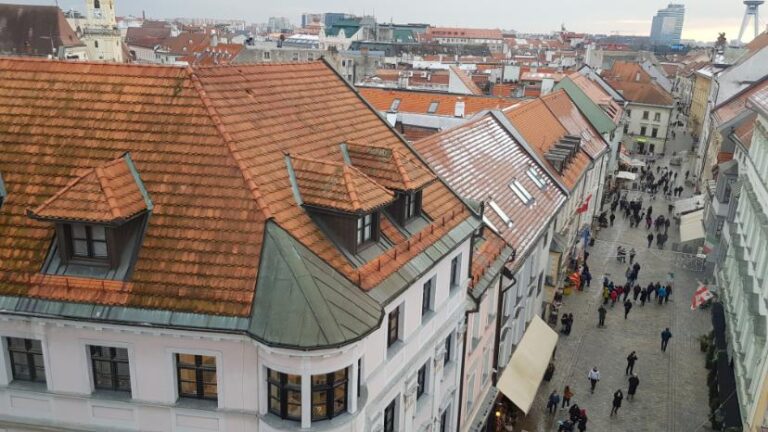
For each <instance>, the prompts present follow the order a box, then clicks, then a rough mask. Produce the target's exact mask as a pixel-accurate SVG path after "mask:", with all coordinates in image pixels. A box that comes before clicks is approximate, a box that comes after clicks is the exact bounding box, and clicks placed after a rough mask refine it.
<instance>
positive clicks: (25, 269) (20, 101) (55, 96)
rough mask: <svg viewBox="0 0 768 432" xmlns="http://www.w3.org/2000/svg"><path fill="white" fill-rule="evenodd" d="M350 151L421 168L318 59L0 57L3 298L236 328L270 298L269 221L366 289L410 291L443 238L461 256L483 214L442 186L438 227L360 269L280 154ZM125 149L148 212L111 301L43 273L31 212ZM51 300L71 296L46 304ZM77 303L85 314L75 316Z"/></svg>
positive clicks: (44, 236) (24, 304)
mask: <svg viewBox="0 0 768 432" xmlns="http://www.w3.org/2000/svg"><path fill="white" fill-rule="evenodd" d="M105 83H109V85H105ZM344 142H359V143H365V144H370V145H372V146H377V147H388V148H392V149H395V150H398V151H400V152H402V153H403V154H405V155H410V156H411V157H412V158H413V160H414V161H415V162H417V163H418V162H419V160H418V158H417V157H416V156H415V155H414V154H413V152H412V150H410V148H409V147H408V146H407V145H406V144H405V143H404V142H403V141H402V140H401V139H400V138H399V136H398V135H397V134H396V132H394V131H393V130H392V129H391V128H390V127H389V126H388V125H387V124H386V122H385V121H384V120H383V119H382V118H381V117H380V116H379V115H378V114H377V113H376V112H375V111H373V110H371V109H370V108H368V106H367V105H366V104H365V102H364V101H363V100H362V99H361V98H360V97H359V95H358V94H357V93H356V92H354V91H353V89H352V88H350V86H349V85H348V84H347V83H346V82H345V81H344V80H343V79H342V78H341V77H340V76H338V75H337V74H336V73H335V72H334V71H333V69H332V68H331V67H330V66H329V65H327V64H326V63H325V62H322V61H317V62H311V63H291V64H278V63H275V64H259V65H238V66H211V67H198V66H189V67H173V66H155V65H126V64H110V63H91V62H63V61H50V60H35V59H28V58H0V148H2V150H3V151H2V152H0V172H2V174H3V179H4V181H5V183H6V186H7V188H8V191H9V193H11V194H12V197H11V198H12V199H9V200H8V201H7V202H6V203H5V204H4V206H3V210H2V211H0V232H3V233H4V234H6V235H3V236H0V280H2V282H0V304H2V307H4V308H10V309H13V308H15V309H17V310H20V309H19V308H22V309H24V311H26V312H25V313H27V312H28V311H29V310H30V308H31V309H34V308H33V307H32V306H33V305H30V303H37V304H40V305H42V304H47V306H46V307H49V308H51V309H49V310H57V311H69V312H67V313H69V314H70V315H69V316H77V317H85V318H84V319H97V320H98V319H101V318H100V317H105V318H103V319H107V318H106V317H110V318H109V319H115V320H118V321H120V322H126V321H128V322H133V321H131V318H130V317H137V318H136V319H140V320H142V321H140V322H143V321H146V322H152V323H157V325H165V324H169V325H170V324H171V323H172V322H182V323H184V322H189V321H193V322H195V323H198V324H199V325H201V326H207V325H210V326H213V327H215V328H220V327H221V326H225V324H226V326H229V324H227V323H231V324H232V325H233V326H235V325H236V328H237V329H238V331H240V330H242V329H243V327H242V326H241V323H242V321H240V320H239V319H240V318H243V319H247V318H246V317H250V316H251V315H250V314H251V312H252V311H253V305H254V300H255V298H256V293H257V292H258V291H259V289H261V287H260V286H259V285H258V282H257V281H258V279H259V274H260V273H261V272H263V271H267V272H268V271H271V270H270V268H269V267H265V266H260V262H261V258H262V252H263V250H264V234H265V226H266V224H267V221H268V220H271V221H272V222H274V223H275V224H277V225H278V226H279V227H280V228H282V229H283V230H285V231H286V232H287V233H288V234H290V235H291V236H292V237H293V238H294V239H295V240H296V241H297V242H299V243H301V244H302V245H303V246H304V247H305V248H306V249H307V250H309V251H310V252H311V253H312V254H314V255H315V256H317V258H318V259H319V260H321V261H323V262H324V263H326V264H328V268H332V269H333V271H334V272H336V273H338V275H335V276H334V277H342V278H344V279H346V280H348V281H350V282H352V283H353V284H354V285H355V286H356V287H357V288H358V289H360V290H361V291H364V292H365V291H367V292H368V293H371V292H373V291H376V289H377V288H378V286H379V285H380V284H382V283H384V281H390V280H391V281H393V282H390V286H393V287H397V289H400V288H402V287H403V285H404V284H408V283H411V282H412V281H413V280H415V279H416V278H417V277H419V275H418V274H413V273H411V272H410V270H411V269H410V268H409V269H408V271H403V273H402V274H401V273H399V272H401V269H403V268H404V267H406V265H407V264H409V263H410V262H411V261H412V260H413V259H415V258H416V257H421V256H422V255H423V253H425V251H429V254H430V256H442V255H440V254H439V253H438V254H437V255H435V251H434V250H433V249H434V248H433V246H434V245H435V244H437V243H440V244H441V245H444V244H449V245H450V247H455V245H456V242H457V241H460V239H464V238H466V237H461V236H465V235H466V236H468V235H471V232H472V230H473V229H474V228H475V227H476V226H477V224H478V222H477V219H476V218H475V217H474V216H473V214H472V213H471V212H470V210H469V209H468V208H466V206H464V205H463V204H462V202H461V201H460V200H459V199H458V198H457V196H456V195H454V194H453V193H452V192H451V191H450V190H449V189H448V188H447V187H446V186H445V184H443V183H442V182H441V181H435V182H433V183H430V184H429V185H428V186H427V187H426V188H425V189H424V195H423V211H424V213H425V215H427V216H428V217H429V219H430V220H431V222H430V223H429V224H428V225H427V226H425V227H424V228H423V229H422V230H421V231H419V232H415V233H411V235H410V237H408V238H406V239H404V240H403V241H402V242H397V243H395V244H394V245H392V246H391V248H390V249H389V250H387V251H385V252H384V253H383V254H381V255H380V256H379V257H375V258H372V259H371V260H370V261H368V262H366V263H363V264H361V265H358V266H356V265H355V264H353V263H352V262H351V261H350V260H349V259H348V258H347V257H346V256H345V255H344V253H343V252H342V251H340V250H339V249H338V248H337V247H336V246H335V245H334V243H333V242H332V241H331V239H330V238H329V237H328V236H326V235H325V234H324V232H323V231H322V230H321V228H320V227H319V226H318V225H316V224H315V223H314V222H313V220H312V219H311V218H310V216H309V214H308V213H307V211H306V210H305V209H304V208H302V207H301V206H300V205H299V203H297V202H296V200H295V199H294V194H293V190H292V188H291V181H290V175H289V170H288V167H287V166H286V163H285V154H292V155H302V157H306V158H312V159H314V158H317V159H327V160H337V161H338V159H333V158H334V157H337V156H338V153H339V144H340V143H344ZM126 152H130V154H131V158H132V160H133V161H134V162H135V165H136V169H137V172H139V173H141V179H142V181H143V183H144V185H145V187H146V191H147V194H148V195H149V196H150V197H151V199H152V202H153V203H154V209H153V211H152V216H151V217H150V218H149V219H148V225H147V227H146V229H145V236H144V238H143V241H142V245H141V248H140V249H139V252H138V257H137V259H136V262H135V267H134V270H133V273H132V275H131V278H130V280H129V281H127V282H125V283H124V284H123V285H121V286H120V287H119V288H116V289H119V295H117V294H116V295H111V294H110V295H107V294H109V293H113V292H114V293H116V292H117V291H110V290H111V289H113V288H114V287H112V285H110V284H108V283H102V281H100V280H94V279H84V278H72V277H68V276H56V277H54V278H48V277H47V278H43V279H40V278H38V275H39V271H40V269H41V268H42V266H43V263H44V260H45V257H46V254H47V252H48V250H49V246H50V245H51V243H52V240H53V236H54V231H53V229H52V228H51V224H49V223H42V222H40V221H36V220H32V219H30V218H28V217H27V216H26V213H25V210H26V209H27V208H36V207H38V206H40V205H41V204H42V203H43V202H44V201H45V200H47V199H48V198H50V197H51V196H52V195H54V194H56V193H57V192H58V191H60V190H61V189H62V188H64V187H65V186H66V185H68V184H69V183H70V182H72V181H73V180H74V179H76V178H77V177H79V176H80V175H81V174H82V172H83V170H85V169H93V168H94V167H97V166H101V165H103V164H105V163H107V162H109V161H112V160H114V159H115V158H117V157H119V156H120V155H122V154H124V153H126ZM449 236H453V237H451V238H450V239H447V237H449ZM441 247H442V246H441ZM438 249H439V248H438ZM421 262H422V261H420V263H421ZM423 262H426V263H429V265H431V264H432V263H433V261H431V258H425V261H423ZM54 279H56V280H54ZM398 281H399V282H398ZM67 286H69V287H71V288H72V289H71V290H68V289H67V290H62V289H60V287H67ZM78 287H82V288H83V289H82V290H80V289H79V288H78ZM33 288H34V290H33ZM75 288H78V289H75ZM94 290H95V295H85V294H83V295H81V293H84V292H94ZM394 291H396V290H395V289H393V291H392V292H394ZM387 292H389V291H387ZM3 296H7V297H8V296H9V297H13V298H15V299H17V300H14V301H11V300H8V301H7V302H6V301H5V300H4V298H6V297H3ZM18 298H21V299H22V300H26V298H34V299H35V302H28V301H18ZM53 300H56V301H58V302H65V303H62V304H57V305H55V307H54V305H52V304H49V303H44V301H53ZM382 301H386V299H383V300H382ZM9 302H10V303H9ZM11 303H12V304H11ZM76 303H85V304H84V305H83V306H84V307H85V306H88V308H87V311H86V310H82V311H81V312H82V313H81V312H78V313H75V312H74V311H75V310H80V309H78V308H77V307H76V306H77V305H75V304H76ZM93 304H98V305H100V306H105V307H100V308H94V307H93ZM89 305H90V306H89ZM105 309H109V311H106V310H105ZM145 309H148V310H150V311H148V312H144V310H145ZM128 310H130V312H128ZM93 311H98V313H96V312H93ZM91 312H93V313H91ZM102 312H103V313H102ZM62 313H64V312H62ZM122 313H125V314H127V315H120V314H122ZM116 315H120V316H116ZM174 317H176V318H174ZM78 319H79V318H78ZM177 320H178V321H177ZM198 324H195V325H198ZM214 324H215V325H214ZM180 325H185V324H180ZM186 325H187V326H188V325H191V324H186ZM217 326H218V327H217ZM230 328H231V327H230ZM267 342H268V343H280V341H275V340H269V341H267Z"/></svg>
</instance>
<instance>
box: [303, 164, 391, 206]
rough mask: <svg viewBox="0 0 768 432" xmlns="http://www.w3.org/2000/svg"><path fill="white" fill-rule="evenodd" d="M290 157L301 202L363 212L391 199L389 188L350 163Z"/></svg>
mask: <svg viewBox="0 0 768 432" xmlns="http://www.w3.org/2000/svg"><path fill="white" fill-rule="evenodd" d="M291 160H292V164H293V171H294V172H295V173H296V183H297V184H298V188H299V193H300V194H301V199H302V201H303V202H304V204H307V205H311V206H315V207H324V208H331V209H336V210H341V211H345V212H349V213H367V212H370V211H372V210H374V209H377V208H379V207H381V206H383V205H385V204H389V203H390V202H392V200H393V199H394V195H393V194H392V192H390V191H389V190H387V189H385V188H384V187H383V186H381V185H379V184H378V183H376V182H375V181H373V180H372V179H370V178H369V177H368V176H366V175H365V174H363V173H362V172H360V171H359V170H357V168H354V167H352V166H351V165H347V164H345V163H341V162H330V161H326V160H319V159H306V158H302V157H298V156H291Z"/></svg>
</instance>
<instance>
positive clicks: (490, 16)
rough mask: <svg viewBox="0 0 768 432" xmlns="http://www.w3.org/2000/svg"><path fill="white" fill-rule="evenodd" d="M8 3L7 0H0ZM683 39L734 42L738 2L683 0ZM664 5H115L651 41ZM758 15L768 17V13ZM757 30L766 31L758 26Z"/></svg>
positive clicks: (130, 10)
mask: <svg viewBox="0 0 768 432" xmlns="http://www.w3.org/2000/svg"><path fill="white" fill-rule="evenodd" d="M0 1H3V2H8V1H9V0H0ZM10 2H11V3H36V4H54V3H55V0H10ZM682 3H684V4H685V7H686V13H685V26H684V28H683V38H684V39H696V40H702V41H713V40H715V39H716V38H717V33H718V32H721V31H724V32H726V36H727V37H728V39H735V38H736V36H738V29H739V26H740V25H741V18H742V17H743V14H744V6H743V4H742V0H688V1H683V2H682ZM83 4H84V0H59V5H60V6H61V7H62V8H63V9H68V8H81V6H82V5H83ZM666 4H667V2H665V1H663V0H655V1H654V0H548V1H536V0H533V1H530V0H528V1H523V0H473V1H471V2H470V1H467V0H417V1H414V0H384V1H381V0H356V1H350V0H323V1H318V0H117V12H118V14H119V15H128V14H132V15H141V12H142V10H143V11H145V12H146V14H147V16H148V17H153V18H173V17H211V18H239V19H245V20H246V21H248V22H266V20H267V19H268V18H269V17H270V16H285V17H288V18H289V19H290V20H291V22H292V23H294V24H300V23H301V21H300V16H301V13H302V12H349V13H355V14H363V13H365V14H375V16H376V18H377V19H378V21H379V22H384V21H390V19H391V20H394V21H395V22H426V23H430V24H434V25H443V26H462V27H489V28H501V29H514V30H517V31H521V32H549V31H552V30H556V29H559V28H560V24H561V23H565V25H566V27H567V28H568V29H569V30H574V31H578V32H590V33H612V32H617V33H619V34H624V35H629V34H635V35H648V34H649V33H650V27H651V18H652V17H653V15H654V14H655V13H656V10H657V9H659V8H662V7H665V6H666ZM764 9H765V11H764V12H763V14H761V15H762V16H763V17H765V16H768V5H766V7H764ZM761 21H762V23H761V29H765V25H766V21H765V19H764V18H763V19H762V20H761Z"/></svg>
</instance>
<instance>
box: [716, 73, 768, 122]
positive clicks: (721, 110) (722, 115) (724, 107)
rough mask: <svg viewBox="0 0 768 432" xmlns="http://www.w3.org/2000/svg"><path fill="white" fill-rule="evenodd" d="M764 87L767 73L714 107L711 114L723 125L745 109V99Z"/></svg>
mask: <svg viewBox="0 0 768 432" xmlns="http://www.w3.org/2000/svg"><path fill="white" fill-rule="evenodd" d="M766 88H768V75H766V76H765V77H764V78H763V79H762V80H760V81H759V82H756V83H754V84H752V85H750V86H749V87H746V88H745V89H744V90H742V91H740V92H739V93H737V94H736V95H734V96H733V97H731V98H730V99H728V100H726V101H724V102H723V103H721V104H720V105H719V106H717V107H715V109H714V111H713V112H712V116H713V118H714V119H715V121H716V124H717V125H723V124H725V123H728V122H729V121H731V120H733V119H734V118H736V117H737V116H738V115H739V114H742V113H745V112H746V111H747V107H746V105H747V99H749V98H750V97H751V96H752V95H756V94H758V93H759V92H760V91H762V90H763V89H766Z"/></svg>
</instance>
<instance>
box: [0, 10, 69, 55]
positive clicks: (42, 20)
mask: <svg viewBox="0 0 768 432" xmlns="http://www.w3.org/2000/svg"><path fill="white" fill-rule="evenodd" d="M0 23H2V25H0V54H6V55H7V54H12V55H29V56H42V57H46V56H48V55H56V50H57V49H58V48H59V47H73V46H82V45H83V43H82V42H81V41H80V39H79V38H78V37H77V35H76V34H75V32H74V30H72V28H71V27H70V26H69V23H68V22H67V19H66V18H65V17H64V14H63V13H62V12H61V9H59V8H58V7H56V6H34V5H14V4H0Z"/></svg>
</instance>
